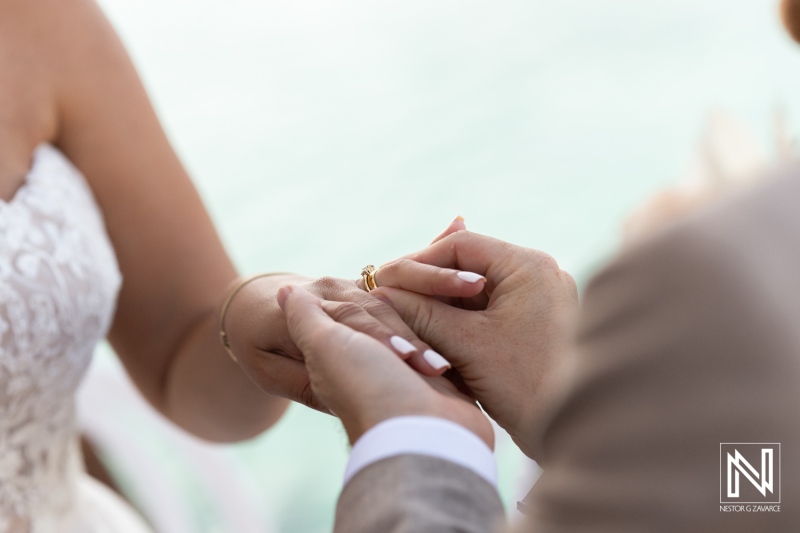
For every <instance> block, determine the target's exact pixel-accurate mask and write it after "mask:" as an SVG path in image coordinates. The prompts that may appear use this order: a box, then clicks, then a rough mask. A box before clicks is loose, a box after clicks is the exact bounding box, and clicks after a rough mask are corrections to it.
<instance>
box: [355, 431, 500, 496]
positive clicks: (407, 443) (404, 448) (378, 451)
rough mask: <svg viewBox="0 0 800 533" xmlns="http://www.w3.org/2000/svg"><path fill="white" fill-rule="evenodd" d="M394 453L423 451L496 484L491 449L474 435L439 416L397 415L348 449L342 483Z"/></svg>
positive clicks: (413, 453)
mask: <svg viewBox="0 0 800 533" xmlns="http://www.w3.org/2000/svg"><path fill="white" fill-rule="evenodd" d="M398 455H425V456H428V457H436V458H439V459H443V460H445V461H450V462H451V463H455V464H457V465H460V466H463V467H464V468H467V469H469V470H471V471H473V472H475V473H476V474H478V475H479V476H481V477H482V478H483V479H485V480H486V481H488V482H489V483H490V484H491V485H492V486H493V487H495V488H496V487H497V463H496V461H495V457H494V453H493V452H492V450H491V449H489V447H488V446H487V445H486V443H484V442H483V441H482V440H481V439H480V438H478V436H477V435H475V434H474V433H472V432H471V431H469V430H467V429H466V428H464V427H462V426H460V425H458V424H456V423H454V422H451V421H449V420H445V419H443V418H436V417H427V416H401V417H396V418H391V419H389V420H385V421H383V422H381V423H380V424H378V425H376V426H375V427H373V428H371V429H370V430H369V431H367V432H366V433H364V435H362V436H361V438H360V439H358V441H356V443H355V445H353V450H352V452H351V453H350V460H349V462H348V463H347V468H346V470H345V474H344V485H347V483H348V482H349V481H350V480H351V479H352V478H353V476H355V475H356V474H357V473H358V472H360V471H361V470H363V469H364V468H366V467H367V466H369V465H371V464H373V463H376V462H378V461H381V460H383V459H388V458H390V457H395V456H398Z"/></svg>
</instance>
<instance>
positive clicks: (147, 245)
mask: <svg viewBox="0 0 800 533" xmlns="http://www.w3.org/2000/svg"><path fill="white" fill-rule="evenodd" d="M29 5H30V7H29V9H30V13H31V15H32V17H33V18H32V19H31V21H32V22H31V23H32V24H34V25H35V26H36V27H35V28H32V32H33V33H35V34H37V35H38V37H39V39H38V41H39V42H38V43H37V44H36V46H37V48H38V49H39V50H37V56H38V57H37V60H38V61H41V62H42V67H43V68H46V69H48V70H49V71H50V72H51V73H52V83H53V96H54V99H55V101H56V105H57V110H58V119H57V122H58V133H57V137H56V139H55V142H56V144H57V145H58V146H59V148H61V149H62V150H63V151H64V152H65V154H66V155H67V156H68V157H69V159H71V160H72V161H73V162H74V163H75V165H76V166H77V167H78V168H79V169H80V170H81V171H82V172H83V173H84V174H85V176H86V178H87V180H88V182H89V184H90V186H91V188H92V191H93V193H94V195H95V197H96V198H97V200H98V202H99V204H100V206H101V209H102V211H103V215H104V219H105V223H106V227H107V230H108V233H109V235H110V237H111V240H112V242H113V245H114V250H115V252H116V255H117V258H118V261H119V265H120V269H121V271H122V275H123V284H122V289H121V292H120V295H119V301H118V307H117V311H116V315H115V317H114V322H113V325H112V328H111V331H110V334H109V339H110V341H111V343H112V345H113V347H114V349H115V350H116V351H117V353H118V354H119V356H120V358H121V360H122V361H123V363H124V365H125V367H126V369H127V370H128V372H129V373H130V375H131V376H132V378H133V379H134V381H135V382H136V384H137V386H138V387H139V388H140V389H141V391H142V392H143V393H144V395H145V396H146V397H147V398H148V400H149V401H150V402H152V403H153V405H155V406H156V407H157V408H158V409H159V410H161V411H162V412H163V413H164V414H166V415H167V416H168V417H170V418H171V419H172V420H174V421H175V422H177V423H178V424H180V425H182V426H183V427H184V428H186V429H188V430H190V431H192V432H193V433H195V434H197V435H199V436H202V437H204V438H207V439H212V440H219V441H228V440H237V439H242V438H246V437H250V436H253V435H255V434H257V433H259V432H260V431H262V430H263V429H265V428H267V427H269V426H270V425H271V424H272V423H274V421H276V420H277V419H278V418H279V417H280V415H281V414H282V413H283V411H284V410H285V408H286V405H287V402H286V400H284V399H282V398H279V397H277V396H272V395H269V394H265V393H264V392H263V391H261V390H259V388H258V387H257V386H256V385H255V384H254V383H253V382H252V381H251V380H250V379H249V378H248V376H247V375H246V374H245V373H244V372H242V369H241V368H240V367H239V366H238V365H236V364H235V363H234V362H232V361H231V360H230V359H229V358H228V356H227V355H226V354H225V352H224V350H223V348H222V347H221V345H220V342H219V339H218V328H217V322H216V313H217V308H218V306H219V304H220V302H221V301H222V300H223V298H224V296H225V293H226V289H227V288H228V286H229V284H230V283H231V280H233V279H234V278H236V276H237V273H236V270H235V268H234V266H233V265H232V263H231V261H230V259H229V258H228V256H227V254H226V253H225V250H224V248H223V246H222V244H221V242H220V239H219V237H218V236H217V233H216V231H215V229H214V227H213V225H212V222H211V220H210V218H209V216H208V213H207V212H206V210H205V208H204V207H203V205H202V203H201V200H200V198H199V196H198V193H197V191H196V190H195V188H194V186H193V185H192V183H191V181H190V179H189V177H188V175H187V173H186V171H185V170H184V168H183V166H182V165H181V163H180V161H179V160H178V158H177V156H176V155H175V153H174V151H173V150H172V148H171V146H170V144H169V142H168V140H167V138H166V136H165V134H164V132H163V130H162V128H161V126H160V124H159V122H158V120H157V118H156V116H155V113H154V111H153V109H152V106H151V104H150V102H149V100H148V97H147V95H146V94H145V91H144V89H143V88H142V85H141V83H140V81H139V79H138V76H137V74H136V72H135V69H134V67H133V66H132V64H131V62H130V60H129V59H128V57H127V54H126V53H125V51H124V49H123V47H122V45H121V44H120V42H119V40H118V39H117V37H116V35H115V33H114V31H113V30H112V28H111V27H110V25H109V24H108V23H107V21H106V20H105V17H104V16H103V14H102V13H101V11H100V10H99V8H98V7H97V6H96V5H95V4H94V2H92V1H90V0H35V1H33V2H30V4H29ZM198 112H202V110H198ZM289 279H295V280H298V281H302V279H301V278H297V277H288V276H284V277H281V278H274V279H271V280H268V281H267V280H265V283H264V284H261V285H259V286H255V285H254V286H252V287H248V288H247V290H249V291H255V290H259V289H260V290H262V291H264V290H265V289H266V287H265V285H266V284H267V283H269V284H270V285H273V286H274V290H276V289H277V288H278V286H280V285H281V284H283V283H286V282H287V281H288V280H289ZM270 290H272V289H270ZM274 290H273V292H274ZM253 303H254V304H256V302H253ZM258 303H259V304H260V305H262V306H265V307H266V305H267V304H266V303H265V302H263V301H262V302H258ZM271 311H272V314H271V315H270V319H269V321H268V322H267V324H265V325H264V326H265V327H264V328H263V329H264V333H265V334H269V333H270V331H269V326H270V325H271V324H273V323H274V324H277V323H278V322H279V321H280V320H282V317H281V315H280V312H279V310H278V308H277V306H275V308H274V309H272V310H271ZM249 340H250V341H254V339H249ZM276 392H282V391H276ZM285 392H286V395H289V393H290V391H288V390H287V391H285Z"/></svg>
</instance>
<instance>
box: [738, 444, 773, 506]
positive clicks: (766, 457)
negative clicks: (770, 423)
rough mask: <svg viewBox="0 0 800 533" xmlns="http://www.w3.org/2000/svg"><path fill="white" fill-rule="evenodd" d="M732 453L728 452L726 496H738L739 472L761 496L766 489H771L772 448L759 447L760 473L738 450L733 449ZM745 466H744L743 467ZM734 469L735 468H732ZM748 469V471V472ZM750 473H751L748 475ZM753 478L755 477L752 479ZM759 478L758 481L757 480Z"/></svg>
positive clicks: (765, 492) (764, 494)
mask: <svg viewBox="0 0 800 533" xmlns="http://www.w3.org/2000/svg"><path fill="white" fill-rule="evenodd" d="M733 453H734V455H731V454H730V453H728V454H727V455H728V498H738V497H739V473H740V472H741V473H742V474H743V475H744V477H746V478H747V479H748V481H750V483H752V484H753V486H754V487H755V488H756V489H757V490H758V492H760V493H761V495H762V496H765V497H766V495H767V491H770V492H773V490H772V479H773V476H774V470H773V461H772V448H761V475H760V476H759V474H758V471H757V470H756V469H755V468H753V465H751V464H750V463H748V462H747V459H745V458H744V457H742V454H740V453H739V450H734V451H733ZM745 467H746V468H745ZM734 469H735V470H734ZM748 470H749V472H748ZM750 474H752V475H750ZM754 478H755V479H754ZM759 479H760V480H761V482H760V483H759V481H758V480H759Z"/></svg>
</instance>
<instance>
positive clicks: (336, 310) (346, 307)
mask: <svg viewBox="0 0 800 533" xmlns="http://www.w3.org/2000/svg"><path fill="white" fill-rule="evenodd" d="M363 313H364V309H362V307H361V306H360V305H358V304H356V303H353V302H341V303H339V304H337V305H336V306H335V307H333V308H332V309H331V311H330V313H329V314H330V317H331V318H332V319H334V320H335V321H336V322H349V321H352V320H354V319H357V318H358V317H360V316H362V314H363Z"/></svg>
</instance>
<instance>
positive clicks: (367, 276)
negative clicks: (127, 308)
mask: <svg viewBox="0 0 800 533" xmlns="http://www.w3.org/2000/svg"><path fill="white" fill-rule="evenodd" d="M375 272H377V270H376V269H375V267H374V266H373V265H367V266H365V267H364V268H362V269H361V279H363V280H364V289H366V291H367V292H370V291H371V290H373V289H377V288H378V284H377V283H375Z"/></svg>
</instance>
